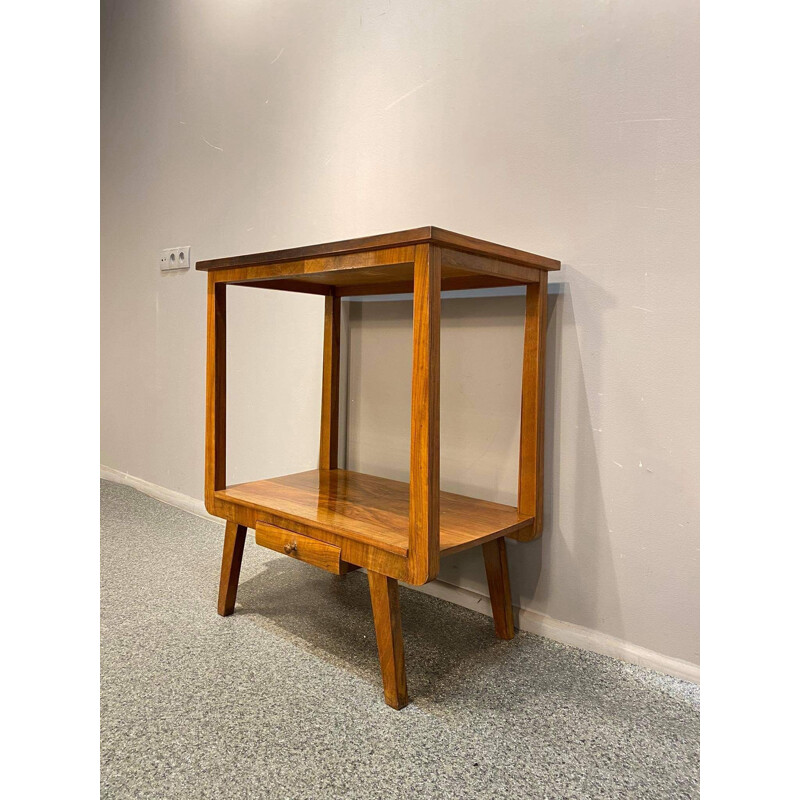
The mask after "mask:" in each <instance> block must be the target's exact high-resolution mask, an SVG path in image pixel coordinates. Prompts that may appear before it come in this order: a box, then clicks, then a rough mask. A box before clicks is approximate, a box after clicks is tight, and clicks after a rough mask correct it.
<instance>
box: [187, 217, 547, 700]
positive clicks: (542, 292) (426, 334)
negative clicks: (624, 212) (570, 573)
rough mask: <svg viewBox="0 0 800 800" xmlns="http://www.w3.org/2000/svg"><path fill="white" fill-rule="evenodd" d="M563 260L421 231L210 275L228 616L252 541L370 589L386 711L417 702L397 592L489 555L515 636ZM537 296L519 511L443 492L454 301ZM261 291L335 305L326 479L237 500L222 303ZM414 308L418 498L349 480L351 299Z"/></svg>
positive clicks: (496, 608) (233, 263)
mask: <svg viewBox="0 0 800 800" xmlns="http://www.w3.org/2000/svg"><path fill="white" fill-rule="evenodd" d="M559 267H560V263H559V262H558V261H554V260H553V259H550V258H544V257H543V256H538V255H534V254H532V253H526V252H523V251H521V250H515V249H512V248H510V247H503V246H501V245H497V244H491V243H490V242H484V241H481V240H479V239H473V238H471V237H469V236H462V235H460V234H457V233H451V232H449V231H445V230H441V229H440V228H434V227H425V228H416V229H414V230H409V231H401V232H398V233H388V234H384V235H381V236H368V237H365V238H362V239H351V240H349V241H343V242H333V243H330V244H322V245H313V246H310V247H298V248H293V249H290V250H276V251H273V252H270V253H257V254H254V255H247V256H234V257H232V258H221V259H215V260H211V261H201V262H199V263H198V264H197V269H199V270H203V271H206V272H208V362H207V382H206V464H205V505H206V508H207V509H208V511H209V513H210V514H213V515H214V516H217V517H221V518H222V519H224V520H226V522H227V524H226V528H225V544H224V549H223V555H222V573H221V576H220V587H219V605H218V611H219V613H220V614H222V615H223V616H227V615H228V614H232V613H233V609H234V605H235V602H236V590H237V588H238V583H239V568H240V566H241V560H242V551H243V548H244V542H245V535H246V533H247V528H254V529H255V532H256V542H257V543H258V544H260V545H263V546H264V547H268V548H270V549H271V550H275V551H277V552H280V553H285V554H286V555H287V556H289V557H290V558H297V559H300V560H301V561H305V562H307V563H309V564H313V565H315V566H317V567H320V568H322V569H325V570H328V571H329V572H332V573H334V574H337V575H342V574H344V573H346V572H348V571H350V570H352V569H357V568H358V567H363V568H364V569H365V570H366V571H367V576H368V578H369V588H370V594H371V597H372V611H373V616H374V619H375V634H376V637H377V643H378V654H379V657H380V664H381V672H382V674H383V687H384V695H385V698H386V702H387V703H388V704H389V705H390V706H392V707H393V708H397V709H400V708H402V707H403V706H404V705H406V703H407V702H408V694H407V691H406V675H405V662H404V657H403V638H402V633H401V630H400V609H399V603H398V594H397V581H398V580H401V581H406V582H407V583H411V584H415V585H421V584H424V583H427V582H428V581H431V580H433V579H434V578H435V577H436V576H437V574H438V573H439V559H440V558H441V557H442V556H448V555H450V554H452V553H457V552H458V551H460V550H466V549H467V548H469V547H475V546H477V545H481V546H482V547H483V557H484V562H485V565H486V576H487V579H488V583H489V595H490V599H491V605H492V614H493V616H494V625H495V631H496V633H497V636H499V637H500V638H503V639H511V638H513V636H514V623H513V620H512V616H511V596H510V592H509V582H508V566H507V563H506V548H505V538H504V537H506V536H510V537H512V538H514V539H518V540H520V541H528V540H531V539H534V538H536V537H537V536H539V535H540V534H541V531H542V439H543V432H544V429H543V425H544V359H545V327H546V316H547V314H546V312H547V273H548V271H549V270H555V269H559ZM520 284H523V285H525V286H526V287H527V289H526V297H527V301H526V312H525V340H524V341H525V345H524V355H523V369H522V423H521V433H520V455H519V494H518V503H517V508H512V507H511V506H506V505H501V504H499V503H489V502H486V501H485V500H476V499H474V498H471V497H464V496H462V495H457V494H451V493H449V492H440V490H439V322H440V308H441V297H440V292H441V290H448V289H475V288H484V287H492V286H513V285H520ZM229 285H234V286H252V287H256V288H260V289H274V290H280V291H289V292H310V293H312V294H320V295H323V296H324V297H325V336H324V345H323V346H324V356H323V378H322V422H321V426H320V448H319V469H316V470H311V471H309V472H301V473H299V474H296V475H286V476H284V477H281V478H270V479H268V480H261V481H254V482H252V483H242V484H238V485H235V486H228V485H227V482H226V480H225V317H226V311H225V289H226V287H227V286H229ZM412 291H413V293H414V340H413V368H412V384H411V387H412V388H411V469H410V484H407V483H401V482H399V481H393V480H387V479H385V478H379V477H376V476H372V475H363V474H360V473H357V472H350V471H349V470H345V469H339V465H338V463H337V457H338V430H339V396H338V395H339V329H340V304H341V298H342V297H348V296H352V295H365V294H392V293H398V292H412Z"/></svg>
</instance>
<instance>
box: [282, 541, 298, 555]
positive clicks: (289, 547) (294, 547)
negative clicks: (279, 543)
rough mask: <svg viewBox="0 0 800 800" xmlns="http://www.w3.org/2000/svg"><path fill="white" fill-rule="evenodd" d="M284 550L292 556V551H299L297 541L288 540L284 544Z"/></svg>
mask: <svg viewBox="0 0 800 800" xmlns="http://www.w3.org/2000/svg"><path fill="white" fill-rule="evenodd" d="M283 552H284V553H286V555H287V556H290V555H291V554H292V553H296V552H297V542H296V541H295V542H287V543H286V544H285V545H284V546H283Z"/></svg>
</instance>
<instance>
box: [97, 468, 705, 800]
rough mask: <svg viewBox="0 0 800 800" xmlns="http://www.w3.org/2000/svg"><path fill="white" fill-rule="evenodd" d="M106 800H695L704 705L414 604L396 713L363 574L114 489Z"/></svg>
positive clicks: (620, 671) (536, 640) (440, 606)
mask: <svg viewBox="0 0 800 800" xmlns="http://www.w3.org/2000/svg"><path fill="white" fill-rule="evenodd" d="M101 506H102V507H101V521H102V539H101V562H102V564H101V567H102V579H101V580H102V586H101V598H102V610H101V633H102V646H101V660H102V665H101V666H102V686H101V698H102V702H101V715H102V718H101V786H102V797H103V798H109V799H110V798H280V799H281V800H289V799H290V798H292V799H293V798H309V799H311V798H314V800H318V799H320V798H404V799H405V798H414V800H423V799H425V798H459V799H461V800H469V799H470V798H553V799H554V800H555V799H556V798H559V799H560V798H598V797H603V798H637V800H645V799H646V798H671V799H673V800H674V799H675V798H687V797H697V796H698V758H699V744H698V738H699V690H698V688H697V687H695V686H693V685H691V684H687V683H684V682H683V681H679V680H676V679H673V678H667V677H664V676H661V675H658V674H656V673H653V672H648V671H646V670H642V669H639V668H637V667H632V666H630V665H626V664H623V663H621V662H618V661H615V660H614V659H611V658H606V657H603V656H598V655H594V654H592V653H587V652H584V651H582V650H577V649H575V648H571V647H566V646H564V645H560V644H556V643H554V642H551V641H549V640H547V639H542V638H540V637H537V636H532V635H526V634H523V635H519V636H517V638H515V639H514V641H512V642H501V641H498V640H496V639H495V638H494V635H493V628H492V624H491V621H490V620H489V619H488V618H487V617H484V616H482V615H480V614H478V613H476V612H473V611H468V610H466V609H463V608H460V607H458V606H454V605H452V604H449V603H446V602H444V601H442V600H438V599H436V598H432V597H429V596H427V595H423V594H421V593H419V592H414V591H412V590H410V589H403V588H401V589H400V601H401V607H402V615H403V629H404V634H405V642H406V662H407V669H408V683H409V692H410V694H411V698H412V704H411V705H410V706H409V707H407V708H406V709H404V710H403V711H401V712H397V711H393V710H392V709H390V708H388V707H387V706H385V705H384V703H383V694H382V690H381V684H380V677H379V672H378V662H377V652H376V649H375V641H374V632H373V628H372V617H371V613H370V604H369V591H368V588H367V581H366V576H365V575H364V574H363V573H360V572H359V573H353V574H351V575H349V576H347V577H346V578H344V579H339V578H336V577H334V576H331V575H328V574H327V573H325V572H322V571H321V570H318V569H315V568H313V567H309V566H306V565H305V564H301V563H298V562H295V561H292V560H290V559H287V558H285V557H283V556H279V555H276V554H273V553H271V552H270V551H268V550H265V549H264V548H261V547H258V546H257V545H256V544H255V542H254V541H253V539H252V533H251V536H250V537H249V538H248V542H247V546H246V547H245V554H244V565H243V567H242V576H241V584H240V589H239V607H237V610H236V613H235V614H234V616H232V617H228V618H227V619H223V618H222V617H219V616H217V614H216V611H215V605H216V586H217V580H218V571H219V560H220V555H221V548H222V528H221V527H220V526H219V525H216V524H214V523H212V522H208V521H205V520H202V519H199V518H198V517H195V516H192V515H191V514H187V513H185V512H183V511H179V510H178V509H176V508H173V507H171V506H168V505H164V504H163V503H159V502H157V501H156V500H153V499H151V498H149V497H147V496H145V495H143V494H140V493H139V492H136V491H134V490H133V489H130V488H128V487H124V486H119V485H116V484H113V483H108V482H105V481H103V482H102V486H101Z"/></svg>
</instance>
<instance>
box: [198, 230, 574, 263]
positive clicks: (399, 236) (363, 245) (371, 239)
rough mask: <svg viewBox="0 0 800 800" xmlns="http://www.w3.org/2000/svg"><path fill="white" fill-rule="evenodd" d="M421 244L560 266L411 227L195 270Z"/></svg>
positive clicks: (472, 240) (443, 232)
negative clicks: (404, 229)
mask: <svg viewBox="0 0 800 800" xmlns="http://www.w3.org/2000/svg"><path fill="white" fill-rule="evenodd" d="M422 244H431V245H437V246H439V247H446V248H449V249H453V250H459V251H462V252H465V253H475V254H477V255H483V256H488V257H489V258H492V259H495V260H502V261H507V262H509V263H516V264H522V265H524V266H528V267H534V268H536V269H544V270H550V269H559V268H560V266H561V264H560V262H559V261H556V260H555V259H552V258H545V257H544V256H539V255H536V254H535V253H528V252H526V251H524V250H517V249H515V248H513V247H505V246H504V245H499V244H494V243H493V242H487V241H484V240H483V239H475V238H473V237H472V236H464V235H463V234H460V233H453V232H452V231H446V230H444V229H443V228H436V227H434V226H432V225H427V226H425V227H422V228H413V229H411V230H406V231H395V232H394V233H382V234H378V235H377V236H362V237H360V238H358V239H344V240H342V241H339V242H327V243H325V244H314V245H307V246H305V247H292V248H289V249H286V250H271V251H268V252H266V253H252V254H250V255H244V256H231V257H229V258H215V259H210V260H206V261H199V262H198V263H197V269H199V270H219V269H230V268H231V267H253V266H259V265H261V264H275V263H280V262H282V261H299V260H303V259H307V258H319V257H325V256H341V255H347V254H351V253H363V252H365V251H369V250H383V249H385V248H388V247H398V246H406V247H407V246H416V245H422Z"/></svg>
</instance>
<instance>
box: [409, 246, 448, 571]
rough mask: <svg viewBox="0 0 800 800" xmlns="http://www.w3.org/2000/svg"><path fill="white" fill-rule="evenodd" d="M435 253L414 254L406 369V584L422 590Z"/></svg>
mask: <svg viewBox="0 0 800 800" xmlns="http://www.w3.org/2000/svg"><path fill="white" fill-rule="evenodd" d="M441 266H442V264H441V253H440V252H439V250H438V248H431V247H430V246H428V245H423V246H421V247H418V248H417V258H416V262H415V264H414V332H413V337H414V338H413V351H412V352H413V361H412V367H411V466H410V470H409V475H410V476H411V481H410V484H411V491H410V501H409V535H408V561H409V564H408V580H409V582H410V583H414V584H423V583H427V582H428V581H430V580H433V579H434V578H435V577H436V576H437V575H438V573H439V328H440V324H439V320H440V316H441V297H440V287H441V276H442V271H441Z"/></svg>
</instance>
